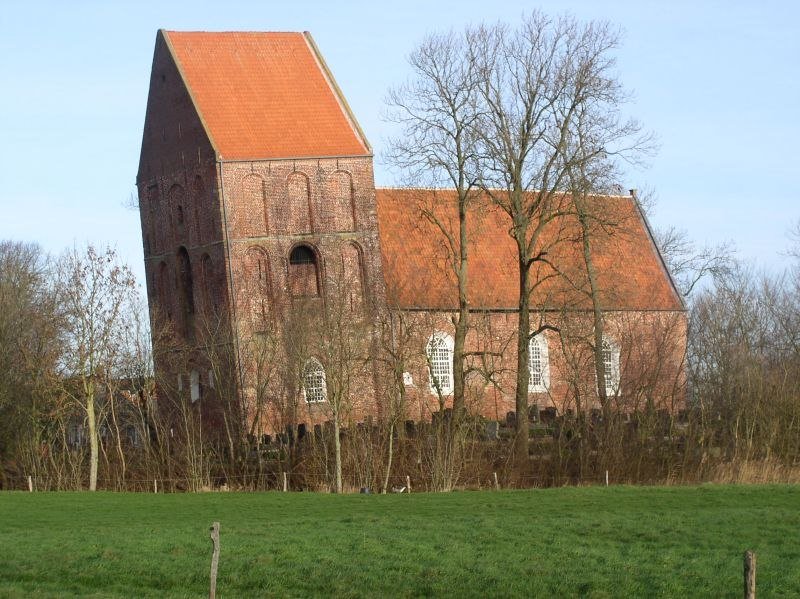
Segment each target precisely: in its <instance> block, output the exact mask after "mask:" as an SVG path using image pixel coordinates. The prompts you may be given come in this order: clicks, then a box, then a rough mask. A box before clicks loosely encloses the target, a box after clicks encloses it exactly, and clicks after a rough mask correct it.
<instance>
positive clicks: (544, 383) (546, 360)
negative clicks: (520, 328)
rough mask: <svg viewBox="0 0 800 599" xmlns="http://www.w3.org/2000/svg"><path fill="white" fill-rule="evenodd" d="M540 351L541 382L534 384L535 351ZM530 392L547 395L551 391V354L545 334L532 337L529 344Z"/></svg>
mask: <svg viewBox="0 0 800 599" xmlns="http://www.w3.org/2000/svg"><path fill="white" fill-rule="evenodd" d="M534 348H538V349H539V382H538V383H534V381H533V377H534V371H533V350H534ZM528 377H529V378H528V391H529V392H531V393H547V391H548V390H549V389H550V352H549V350H548V344H547V337H546V336H545V334H544V333H539V334H538V335H536V336H534V337H531V340H530V341H529V342H528Z"/></svg>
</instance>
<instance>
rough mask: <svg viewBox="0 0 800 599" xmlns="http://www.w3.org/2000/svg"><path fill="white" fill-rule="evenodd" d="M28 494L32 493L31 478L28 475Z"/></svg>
mask: <svg viewBox="0 0 800 599" xmlns="http://www.w3.org/2000/svg"><path fill="white" fill-rule="evenodd" d="M28 492H29V493H33V477H32V476H31V475H30V474H29V475H28Z"/></svg>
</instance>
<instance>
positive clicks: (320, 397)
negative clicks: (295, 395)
mask: <svg viewBox="0 0 800 599" xmlns="http://www.w3.org/2000/svg"><path fill="white" fill-rule="evenodd" d="M303 396H304V397H305V399H306V402H307V403H320V402H322V401H325V399H327V397H328V389H327V388H326V387H325V369H324V368H323V367H322V364H320V362H319V360H317V359H316V358H309V359H308V360H306V364H305V367H304V369H303Z"/></svg>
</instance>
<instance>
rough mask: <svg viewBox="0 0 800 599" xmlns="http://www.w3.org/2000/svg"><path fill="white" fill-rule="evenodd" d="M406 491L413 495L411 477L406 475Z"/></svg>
mask: <svg viewBox="0 0 800 599" xmlns="http://www.w3.org/2000/svg"><path fill="white" fill-rule="evenodd" d="M406 491H407V492H409V493H411V477H410V476H409V475H408V474H406Z"/></svg>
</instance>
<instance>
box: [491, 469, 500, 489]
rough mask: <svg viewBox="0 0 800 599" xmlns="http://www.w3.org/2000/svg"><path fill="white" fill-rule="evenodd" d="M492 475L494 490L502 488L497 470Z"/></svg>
mask: <svg viewBox="0 0 800 599" xmlns="http://www.w3.org/2000/svg"><path fill="white" fill-rule="evenodd" d="M492 476H494V490H495V491H499V490H500V481H498V480H497V472H492Z"/></svg>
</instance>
